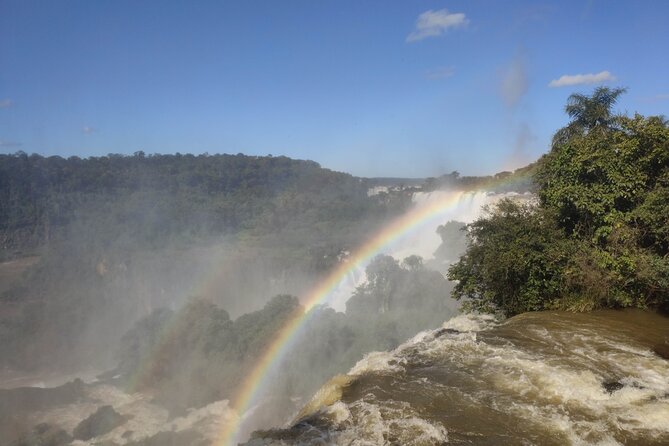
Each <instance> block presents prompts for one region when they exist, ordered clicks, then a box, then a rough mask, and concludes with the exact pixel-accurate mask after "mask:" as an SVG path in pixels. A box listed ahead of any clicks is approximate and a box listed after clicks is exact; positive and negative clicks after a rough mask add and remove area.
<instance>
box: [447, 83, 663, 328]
mask: <svg viewBox="0 0 669 446" xmlns="http://www.w3.org/2000/svg"><path fill="white" fill-rule="evenodd" d="M622 93H624V90H623V89H609V88H605V87H600V88H597V89H596V90H595V91H594V93H593V94H592V95H591V96H587V95H581V94H573V95H572V96H570V98H569V101H568V103H567V106H566V108H565V110H566V112H567V114H568V115H569V117H570V118H571V122H570V123H569V124H568V125H567V126H566V127H564V128H562V129H560V130H559V131H558V132H556V134H555V136H554V138H553V143H552V147H551V150H550V152H549V153H548V154H546V155H545V156H543V157H542V158H541V159H540V160H539V161H538V163H537V166H536V171H535V173H534V179H535V183H536V186H537V193H538V201H537V202H536V203H535V204H530V205H527V204H519V203H517V202H514V201H510V200H505V201H502V202H501V203H499V205H497V206H496V207H494V208H492V209H488V214H487V215H486V216H484V217H483V218H481V219H479V220H477V221H475V222H474V223H472V224H470V225H468V227H467V229H468V235H469V246H468V249H467V251H466V253H465V255H464V256H463V257H462V258H461V259H460V261H459V262H458V263H456V264H455V265H453V266H452V267H451V268H450V271H449V278H450V279H451V280H454V281H457V285H456V286H455V289H454V292H453V295H454V297H456V298H463V297H467V298H470V299H471V300H470V301H469V306H470V307H471V308H473V309H476V310H482V311H501V312H503V313H504V314H506V315H514V314H518V313H522V312H525V311H535V310H544V309H568V310H578V311H586V310H592V309H597V308H620V307H640V308H648V307H661V308H664V309H667V308H668V307H669V219H668V218H667V217H668V216H669V121H667V120H666V119H664V118H663V117H657V116H650V117H644V116H641V115H638V114H637V115H634V116H632V117H628V116H622V115H616V114H614V113H613V111H612V108H613V106H614V104H615V103H616V99H617V98H618V97H619V95H621V94H622Z"/></svg>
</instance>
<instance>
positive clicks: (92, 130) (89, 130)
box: [81, 125, 98, 135]
mask: <svg viewBox="0 0 669 446" xmlns="http://www.w3.org/2000/svg"><path fill="white" fill-rule="evenodd" d="M81 131H82V132H84V133H85V134H87V135H90V134H91V133H95V132H97V131H98V129H96V128H95V127H89V126H87V125H86V126H84V127H82V128H81Z"/></svg>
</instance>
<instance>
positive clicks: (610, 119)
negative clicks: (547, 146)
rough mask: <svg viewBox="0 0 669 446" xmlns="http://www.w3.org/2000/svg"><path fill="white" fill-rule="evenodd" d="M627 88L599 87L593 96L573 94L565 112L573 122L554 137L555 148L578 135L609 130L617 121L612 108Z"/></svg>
mask: <svg viewBox="0 0 669 446" xmlns="http://www.w3.org/2000/svg"><path fill="white" fill-rule="evenodd" d="M626 91H627V90H626V89H625V88H613V89H611V88H608V87H597V88H596V89H595V91H594V92H593V94H592V96H587V95H584V94H581V93H573V94H572V95H571V96H569V99H568V100H567V105H566V106H565V112H566V113H567V115H569V117H570V118H571V122H570V123H569V124H568V125H567V126H566V127H564V128H562V129H560V130H558V131H557V132H556V133H555V136H554V137H553V146H555V145H556V144H560V143H563V142H565V141H566V140H568V139H569V138H570V137H572V136H574V135H577V134H584V133H587V132H588V131H590V130H593V129H597V128H608V127H610V126H612V125H613V124H614V123H615V121H616V116H615V115H614V114H613V113H612V108H613V106H614V105H615V103H616V102H617V100H618V97H619V96H620V95H621V94H623V93H625V92H626Z"/></svg>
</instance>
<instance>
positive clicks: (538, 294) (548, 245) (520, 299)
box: [449, 199, 571, 314]
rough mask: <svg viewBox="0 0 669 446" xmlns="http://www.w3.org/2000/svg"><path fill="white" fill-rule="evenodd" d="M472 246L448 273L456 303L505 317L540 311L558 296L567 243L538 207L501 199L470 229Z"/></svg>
mask: <svg viewBox="0 0 669 446" xmlns="http://www.w3.org/2000/svg"><path fill="white" fill-rule="evenodd" d="M468 230H469V237H470V244H469V247H468V249H467V251H466V253H465V254H464V255H463V256H462V258H461V259H460V261H459V262H458V263H456V264H454V265H453V266H452V267H451V268H450V269H449V279H451V280H457V281H458V282H457V284H456V285H455V288H454V289H453V296H454V297H455V298H456V299H460V298H463V297H467V298H470V299H471V300H470V301H469V303H468V304H469V306H470V307H471V308H472V309H475V310H478V311H484V312H490V311H494V310H495V309H498V308H501V309H503V311H504V312H505V313H508V314H516V313H522V312H524V311H535V310H543V309H546V308H548V307H549V306H550V303H551V301H552V300H553V299H555V298H556V297H558V296H559V295H560V292H561V289H562V286H563V277H562V271H563V270H564V268H565V267H566V265H567V259H568V256H567V253H568V252H569V251H570V250H571V247H570V246H569V241H568V240H567V239H566V238H565V237H564V235H563V232H562V231H561V230H560V228H558V227H557V225H556V224H555V222H554V221H553V219H551V218H550V216H549V215H547V214H546V213H544V212H541V211H540V210H539V209H538V208H536V207H534V206H532V205H529V204H520V203H516V202H514V201H512V200H509V199H505V200H502V201H501V202H499V203H498V204H497V206H495V207H494V208H492V209H489V210H488V214H487V215H486V216H484V217H483V218H480V219H479V220H477V221H475V222H474V223H472V224H471V225H469V226H468Z"/></svg>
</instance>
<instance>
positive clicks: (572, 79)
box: [548, 71, 616, 88]
mask: <svg viewBox="0 0 669 446" xmlns="http://www.w3.org/2000/svg"><path fill="white" fill-rule="evenodd" d="M614 80H616V77H615V76H614V75H612V74H611V73H610V72H609V71H600V72H599V73H587V74H565V75H563V76H560V78H559V79H553V80H552V81H550V83H549V84H548V86H549V87H552V88H557V87H568V86H571V85H583V84H597V83H600V82H610V81H614Z"/></svg>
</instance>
